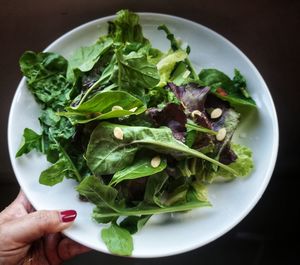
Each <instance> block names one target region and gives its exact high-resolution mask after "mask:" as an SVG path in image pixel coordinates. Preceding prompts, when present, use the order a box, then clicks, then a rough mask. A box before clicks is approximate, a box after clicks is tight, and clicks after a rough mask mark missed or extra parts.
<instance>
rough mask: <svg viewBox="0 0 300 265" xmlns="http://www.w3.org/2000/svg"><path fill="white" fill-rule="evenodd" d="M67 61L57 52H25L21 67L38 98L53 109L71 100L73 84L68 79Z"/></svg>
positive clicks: (30, 87)
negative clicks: (66, 75)
mask: <svg viewBox="0 0 300 265" xmlns="http://www.w3.org/2000/svg"><path fill="white" fill-rule="evenodd" d="M67 64H68V63H67V61H66V59H64V58H63V57H62V56H60V55H58V54H55V53H49V52H46V53H34V52H30V51H28V52H25V53H24V54H23V55H22V57H21V58H20V67H21V70H22V72H23V74H24V75H25V76H26V77H27V84H28V87H29V89H30V90H31V92H32V93H33V94H34V96H35V97H36V99H37V100H38V101H39V102H41V103H43V104H45V105H46V106H48V107H51V108H52V109H55V110H56V109H59V108H60V109H62V108H63V107H64V106H65V105H66V104H67V103H68V102H69V101H70V93H71V91H72V85H71V84H70V83H69V82H68V81H67V80H66V78H65V74H66V70H67Z"/></svg>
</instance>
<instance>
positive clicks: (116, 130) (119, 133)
mask: <svg viewBox="0 0 300 265" xmlns="http://www.w3.org/2000/svg"><path fill="white" fill-rule="evenodd" d="M114 136H115V137H116V138H117V139H119V140H123V137H124V133H123V131H122V129H121V128H120V127H115V128H114Z"/></svg>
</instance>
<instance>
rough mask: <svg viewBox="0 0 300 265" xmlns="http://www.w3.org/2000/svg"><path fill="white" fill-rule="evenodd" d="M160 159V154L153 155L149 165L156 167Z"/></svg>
mask: <svg viewBox="0 0 300 265" xmlns="http://www.w3.org/2000/svg"><path fill="white" fill-rule="evenodd" d="M160 162H161V159H160V156H155V157H153V158H152V159H151V166H152V167H154V168H156V167H158V166H159V165H160Z"/></svg>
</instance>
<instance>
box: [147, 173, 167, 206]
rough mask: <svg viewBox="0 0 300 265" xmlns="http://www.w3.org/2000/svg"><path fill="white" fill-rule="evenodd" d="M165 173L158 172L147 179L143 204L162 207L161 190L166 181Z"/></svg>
mask: <svg viewBox="0 0 300 265" xmlns="http://www.w3.org/2000/svg"><path fill="white" fill-rule="evenodd" d="M168 177H169V176H168V175H167V174H166V173H163V172H160V173H157V174H155V175H152V176H150V177H149V178H148V181H147V186H146V190H145V195H144V202H145V203H147V204H149V205H155V204H156V205H158V206H160V207H162V206H163V203H162V201H161V196H160V195H162V188H163V186H164V184H165V183H166V181H167V179H168Z"/></svg>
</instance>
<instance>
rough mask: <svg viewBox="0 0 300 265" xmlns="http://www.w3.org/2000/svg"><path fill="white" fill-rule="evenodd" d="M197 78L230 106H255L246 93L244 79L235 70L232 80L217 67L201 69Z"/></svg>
mask: <svg viewBox="0 0 300 265" xmlns="http://www.w3.org/2000/svg"><path fill="white" fill-rule="evenodd" d="M199 78H200V80H201V81H203V82H204V83H205V85H206V86H210V87H211V92H212V93H213V94H214V95H216V96H217V97H219V98H220V99H222V100H225V101H228V102H229V103H230V104H231V105H232V106H252V107H255V106H256V105H255V101H254V100H253V99H252V98H251V97H250V96H249V93H248V92H247V94H246V92H245V91H247V90H246V82H245V79H244V77H243V76H242V75H241V74H240V72H239V71H237V70H236V71H235V78H234V80H231V79H230V78H229V77H228V76H227V75H225V74H224V73H223V72H221V71H219V70H217V69H203V70H202V71H201V72H200V74H199ZM245 95H246V96H245Z"/></svg>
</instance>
